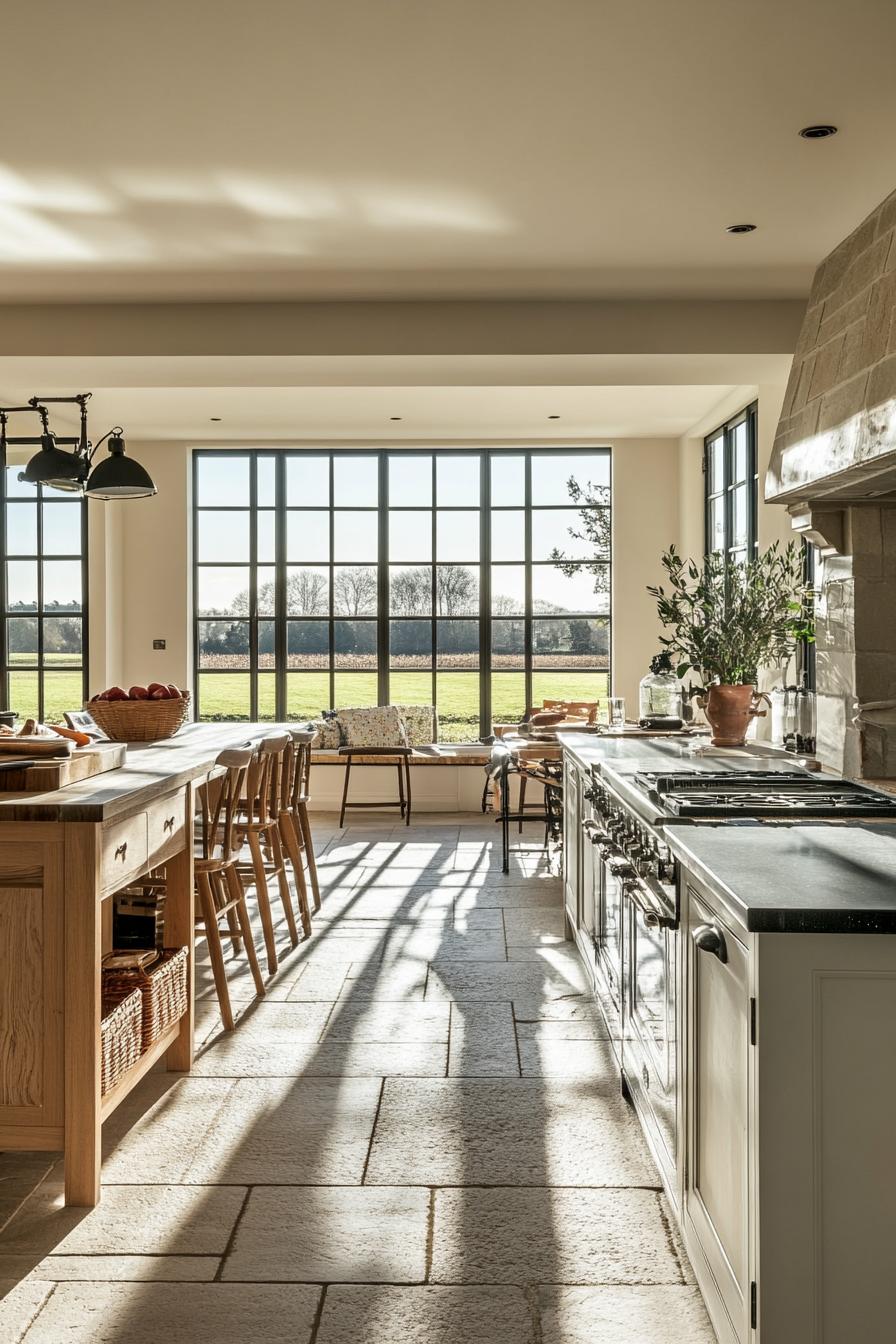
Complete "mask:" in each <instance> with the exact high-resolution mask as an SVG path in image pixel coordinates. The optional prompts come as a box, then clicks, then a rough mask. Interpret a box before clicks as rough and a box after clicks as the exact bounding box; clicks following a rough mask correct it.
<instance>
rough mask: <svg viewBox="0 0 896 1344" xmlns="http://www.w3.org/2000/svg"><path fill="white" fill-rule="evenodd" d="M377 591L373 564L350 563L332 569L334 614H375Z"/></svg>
mask: <svg viewBox="0 0 896 1344" xmlns="http://www.w3.org/2000/svg"><path fill="white" fill-rule="evenodd" d="M377 592H378V587H377V577H376V566H375V565H351V566H346V567H345V568H338V569H334V570H333V614H334V615H335V616H375V615H376V605H377Z"/></svg>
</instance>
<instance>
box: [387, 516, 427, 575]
mask: <svg viewBox="0 0 896 1344" xmlns="http://www.w3.org/2000/svg"><path fill="white" fill-rule="evenodd" d="M389 559H390V560H404V561H415V562H418V563H419V562H421V561H429V560H431V559H432V510H431V509H395V510H390V511H389Z"/></svg>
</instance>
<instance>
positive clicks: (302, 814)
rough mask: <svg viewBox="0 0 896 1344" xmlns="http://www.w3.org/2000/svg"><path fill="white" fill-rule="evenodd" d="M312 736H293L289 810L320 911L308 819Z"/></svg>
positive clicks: (288, 795)
mask: <svg viewBox="0 0 896 1344" xmlns="http://www.w3.org/2000/svg"><path fill="white" fill-rule="evenodd" d="M312 740H313V737H312V736H308V737H307V738H300V737H297V736H296V735H295V734H293V747H294V749H295V755H294V757H293V760H294V765H293V774H292V788H291V790H290V792H289V793H288V794H287V797H288V798H289V804H288V806H289V810H290V812H291V813H292V816H293V820H294V822H295V824H296V826H297V827H298V832H299V836H300V840H301V843H302V847H303V850H304V854H305V862H306V864H307V865H308V877H309V879H310V882H311V896H312V900H313V901H314V908H315V910H319V909H320V884H319V882H318V879H317V860H316V859H315V857H314V839H313V837H312V835H311V822H310V820H309V817H308V804H309V803H310V801H311V785H310V781H311V742H312Z"/></svg>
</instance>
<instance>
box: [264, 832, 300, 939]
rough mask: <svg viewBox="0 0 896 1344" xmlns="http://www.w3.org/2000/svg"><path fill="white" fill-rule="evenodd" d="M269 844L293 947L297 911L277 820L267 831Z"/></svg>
mask: <svg viewBox="0 0 896 1344" xmlns="http://www.w3.org/2000/svg"><path fill="white" fill-rule="evenodd" d="M266 834H267V837H268V844H269V845H270V847H271V853H272V854H273V856H274V872H275V873H276V874H277V885H278V886H279V888H280V901H281V904H282V906H283V913H284V915H285V916H286V927H287V928H288V929H289V941H290V942H291V943H292V945H293V947H297V946H298V942H299V930H298V929H297V928H296V916H295V911H294V910H293V908H292V892H291V891H290V889H289V879H288V877H287V876H286V860H285V858H284V857H283V846H282V844H281V843H280V827H279V826H278V825H277V823H276V821H275V822H272V823H271V825H270V826H269V828H268V830H267V832H266Z"/></svg>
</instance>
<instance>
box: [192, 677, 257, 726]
mask: <svg viewBox="0 0 896 1344" xmlns="http://www.w3.org/2000/svg"><path fill="white" fill-rule="evenodd" d="M197 681H198V683H199V705H198V712H199V714H200V716H201V717H202V718H203V719H216V720H221V719H236V720H237V722H245V721H246V720H247V719H248V718H249V703H250V702H249V682H250V676H249V673H248V672H200V673H199V676H198V678H197Z"/></svg>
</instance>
